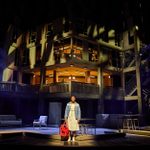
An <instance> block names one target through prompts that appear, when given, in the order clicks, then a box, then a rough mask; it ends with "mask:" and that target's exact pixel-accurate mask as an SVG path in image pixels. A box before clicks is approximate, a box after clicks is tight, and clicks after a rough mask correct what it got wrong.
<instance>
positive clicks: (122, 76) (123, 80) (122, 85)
mask: <svg viewBox="0 0 150 150" xmlns="http://www.w3.org/2000/svg"><path fill="white" fill-rule="evenodd" d="M121 59H122V62H121V63H122V64H121V68H122V72H121V87H122V89H123V97H125V94H126V90H125V73H124V65H125V54H124V52H122V55H121ZM124 113H126V101H125V100H124Z"/></svg>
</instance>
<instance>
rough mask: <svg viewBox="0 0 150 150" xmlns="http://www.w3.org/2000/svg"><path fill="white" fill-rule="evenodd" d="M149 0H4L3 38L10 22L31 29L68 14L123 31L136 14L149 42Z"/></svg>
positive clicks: (0, 20) (0, 33) (0, 15)
mask: <svg viewBox="0 0 150 150" xmlns="http://www.w3.org/2000/svg"><path fill="white" fill-rule="evenodd" d="M148 3H149V2H148V1H147V0H143V1H142V0H104V1H102V0H20V1H19V0H1V1H0V42H1V43H2V42H3V39H4V35H5V33H6V30H7V29H8V25H9V24H15V25H16V26H17V27H19V28H20V29H21V30H27V29H30V28H34V27H35V26H37V25H40V24H43V23H46V22H50V21H51V20H53V19H56V18H58V17H63V16H65V17H68V18H83V19H88V20H91V21H94V22H96V23H99V24H100V25H105V26H108V27H113V28H117V30H120V31H122V30H125V28H128V27H129V26H130V25H128V24H129V23H127V22H130V21H127V20H129V18H130V17H133V24H134V25H135V24H136V25H138V26H139V29H140V30H139V32H140V36H141V39H142V40H143V41H144V42H145V43H149V41H150V34H149V33H150V29H149V25H150V23H149V18H150V17H149V10H150V5H149V4H148ZM123 22H126V23H125V25H123Z"/></svg>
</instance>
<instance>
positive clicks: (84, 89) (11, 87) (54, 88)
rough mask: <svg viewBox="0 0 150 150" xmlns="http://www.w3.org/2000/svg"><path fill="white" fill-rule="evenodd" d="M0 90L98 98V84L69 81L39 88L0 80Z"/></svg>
mask: <svg viewBox="0 0 150 150" xmlns="http://www.w3.org/2000/svg"><path fill="white" fill-rule="evenodd" d="M0 91H1V92H2V91H3V92H20V93H25V92H28V93H35V92H36V93H39V92H42V93H45V94H44V95H46V94H48V95H49V96H52V97H54V96H58V97H59V96H62V97H68V96H70V95H73V94H75V95H77V96H78V97H82V98H94V99H95V98H99V86H98V85H96V84H89V83H79V82H69V83H52V84H48V85H44V86H43V88H42V89H40V86H39V85H27V84H18V83H16V82H0Z"/></svg>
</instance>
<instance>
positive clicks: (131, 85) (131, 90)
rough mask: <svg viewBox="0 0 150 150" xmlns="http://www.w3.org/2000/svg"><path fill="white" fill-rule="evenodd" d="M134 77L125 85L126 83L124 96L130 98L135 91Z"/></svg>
mask: <svg viewBox="0 0 150 150" xmlns="http://www.w3.org/2000/svg"><path fill="white" fill-rule="evenodd" d="M136 89H137V87H136V77H135V76H133V77H132V78H131V79H130V80H129V81H128V82H127V83H126V93H125V95H126V96H132V95H133V94H134V92H135V91H136Z"/></svg>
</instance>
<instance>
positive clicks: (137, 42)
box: [134, 26, 142, 113]
mask: <svg viewBox="0 0 150 150" xmlns="http://www.w3.org/2000/svg"><path fill="white" fill-rule="evenodd" d="M137 30H138V29H137V26H136V27H135V29H134V43H135V64H136V84H137V96H138V112H139V113H142V98H141V77H140V63H141V61H140V39H139V37H138V35H137Z"/></svg>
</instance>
